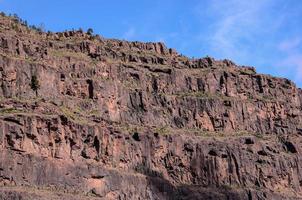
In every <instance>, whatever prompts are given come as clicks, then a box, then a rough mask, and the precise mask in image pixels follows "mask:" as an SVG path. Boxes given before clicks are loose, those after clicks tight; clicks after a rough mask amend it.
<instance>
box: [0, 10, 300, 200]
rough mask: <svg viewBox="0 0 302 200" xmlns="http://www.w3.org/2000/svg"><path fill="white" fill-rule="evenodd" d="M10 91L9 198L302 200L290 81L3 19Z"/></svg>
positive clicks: (3, 102) (2, 194)
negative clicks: (29, 26)
mask: <svg viewBox="0 0 302 200" xmlns="http://www.w3.org/2000/svg"><path fill="white" fill-rule="evenodd" d="M0 82H1V87H0V98H1V99H0V155H1V156H0V199H43V200H46V199H121V200H122V199H134V200H135V199H150V200H151V199H154V200H156V199H229V200H230V199H232V200H237V199H247V200H256V199H259V200H260V199H302V146H301V144H302V136H301V135H302V90H301V89H299V88H297V87H296V86H295V84H294V83H293V82H291V81H289V80H287V79H282V78H275V77H271V76H269V75H263V74H257V73H256V72H255V69H254V68H253V67H247V66H237V65H236V64H235V63H233V62H232V61H229V60H222V61H217V60H214V59H213V58H210V57H206V58H202V59H189V58H187V57H185V56H182V55H180V54H178V53H177V52H176V51H175V50H173V49H169V48H167V47H166V46H165V45H164V44H162V43H141V42H127V41H121V40H115V39H104V38H101V37H99V36H96V35H92V34H91V33H84V32H83V31H81V30H79V31H66V32H63V33H50V32H49V33H46V32H42V31H40V30H35V29H32V28H28V27H27V26H25V25H24V24H22V23H20V21H19V20H17V19H15V18H12V17H5V16H1V17H0Z"/></svg>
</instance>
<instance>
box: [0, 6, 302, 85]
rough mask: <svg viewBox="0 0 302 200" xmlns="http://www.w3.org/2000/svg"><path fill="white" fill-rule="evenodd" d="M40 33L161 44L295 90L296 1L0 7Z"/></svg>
mask: <svg viewBox="0 0 302 200" xmlns="http://www.w3.org/2000/svg"><path fill="white" fill-rule="evenodd" d="M0 11H3V12H5V13H7V14H8V13H16V14H17V15H18V16H19V17H21V18H22V19H24V20H27V21H28V23H29V24H34V25H40V24H43V25H44V27H45V29H46V30H50V31H54V32H58V31H64V30H69V29H73V28H74V29H78V28H80V27H81V28H83V29H84V30H87V29H88V28H93V30H94V33H97V34H99V35H101V36H103V37H105V38H117V39H126V40H131V41H145V42H147V41H148V42H149V41H152V42H158V41H160V42H164V43H165V44H166V46H168V47H170V48H174V49H176V50H177V51H178V52H179V53H181V54H183V55H186V56H188V57H194V58H200V57H204V56H211V57H214V58H215V59H224V58H227V59H230V60H233V61H234V62H235V63H236V64H238V65H245V66H254V67H256V69H257V72H259V73H264V74H271V75H274V76H279V77H285V78H288V79H290V80H292V81H294V82H295V83H296V84H297V85H298V86H299V87H300V88H301V87H302V1H301V0H148V1H147V0H123V1H122V0H110V1H109V0H107V1H105V0H85V1H82V0H51V1H46V0H26V1H25V0H0Z"/></svg>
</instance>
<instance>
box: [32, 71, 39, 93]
mask: <svg viewBox="0 0 302 200" xmlns="http://www.w3.org/2000/svg"><path fill="white" fill-rule="evenodd" d="M30 87H31V89H32V90H33V91H35V93H36V96H38V90H39V89H40V83H39V80H38V78H37V76H36V75H32V77H31V83H30Z"/></svg>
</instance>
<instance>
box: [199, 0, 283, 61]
mask: <svg viewBox="0 0 302 200" xmlns="http://www.w3.org/2000/svg"><path fill="white" fill-rule="evenodd" d="M210 2H211V3H210V5H209V7H208V8H207V9H206V13H208V15H211V16H212V17H214V22H213V24H212V30H211V31H212V34H211V36H210V37H209V38H208V40H209V42H210V47H211V48H212V51H214V52H215V53H216V54H217V55H219V56H220V57H227V58H233V59H235V58H237V59H238V60H240V61H246V60H248V58H250V57H251V52H250V49H251V47H249V46H248V44H249V43H252V41H253V40H255V38H256V37H257V36H259V35H260V34H262V33H268V32H272V31H273V30H274V29H276V27H278V24H279V23H280V21H281V20H282V16H281V15H280V16H279V17H278V19H277V18H276V19H274V20H271V17H270V16H268V14H267V12H266V11H267V9H269V8H270V7H272V6H273V5H274V3H273V2H274V1H272V0H261V1H256V0H255V1H242V0H229V1H219V0H211V1H210ZM200 12H203V11H200ZM268 23H269V26H267V24H268Z"/></svg>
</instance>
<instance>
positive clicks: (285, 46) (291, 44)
mask: <svg viewBox="0 0 302 200" xmlns="http://www.w3.org/2000/svg"><path fill="white" fill-rule="evenodd" d="M301 42H302V39H301V38H300V37H295V38H291V39H288V40H285V41H282V42H281V43H280V44H279V45H278V49H279V50H280V51H284V52H288V51H291V50H294V49H296V48H297V47H299V45H300V44H301Z"/></svg>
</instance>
